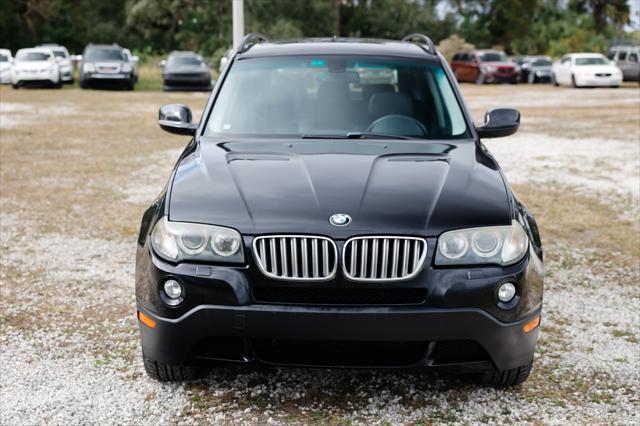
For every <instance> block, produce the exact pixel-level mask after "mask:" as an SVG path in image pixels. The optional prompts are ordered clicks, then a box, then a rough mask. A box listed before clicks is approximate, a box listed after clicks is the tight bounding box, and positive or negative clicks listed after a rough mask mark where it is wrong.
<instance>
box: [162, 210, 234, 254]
mask: <svg viewBox="0 0 640 426" xmlns="http://www.w3.org/2000/svg"><path fill="white" fill-rule="evenodd" d="M151 247H153V250H154V251H155V252H156V253H157V254H158V255H159V256H160V257H162V258H164V259H165V260H168V261H171V262H180V261H182V260H201V261H210V262H225V263H243V262H244V251H243V250H242V237H241V236H240V233H238V231H236V230H234V229H231V228H224V227H222V226H214V225H203V224H201V223H189V222H171V221H169V220H168V219H167V217H166V216H164V217H162V219H160V220H159V221H158V222H157V223H156V225H155V227H154V228H153V231H152V232H151Z"/></svg>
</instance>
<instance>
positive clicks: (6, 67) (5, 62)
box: [0, 49, 13, 84]
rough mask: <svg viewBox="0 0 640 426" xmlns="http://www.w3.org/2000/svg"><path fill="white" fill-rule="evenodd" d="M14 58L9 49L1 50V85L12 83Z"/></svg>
mask: <svg viewBox="0 0 640 426" xmlns="http://www.w3.org/2000/svg"><path fill="white" fill-rule="evenodd" d="M12 66H13V56H11V51H10V50H9V49H0V84H9V83H11V67H12Z"/></svg>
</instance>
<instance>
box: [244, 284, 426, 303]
mask: <svg viewBox="0 0 640 426" xmlns="http://www.w3.org/2000/svg"><path fill="white" fill-rule="evenodd" d="M252 291H253V298H254V299H255V300H256V301H257V302H259V303H276V304H286V305H368V306H388V305H419V304H421V303H423V302H424V300H425V298H426V296H427V291H426V290H425V289H423V288H331V287H309V288H304V287H258V286H256V287H254V288H253V289H252Z"/></svg>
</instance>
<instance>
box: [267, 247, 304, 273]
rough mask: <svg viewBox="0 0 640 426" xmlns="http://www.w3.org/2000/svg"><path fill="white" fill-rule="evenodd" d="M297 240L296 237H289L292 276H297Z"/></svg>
mask: <svg viewBox="0 0 640 426" xmlns="http://www.w3.org/2000/svg"><path fill="white" fill-rule="evenodd" d="M262 241H264V240H262ZM297 241H298V239H297V238H291V270H292V271H293V277H294V278H298V242H297Z"/></svg>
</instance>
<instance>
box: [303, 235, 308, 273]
mask: <svg viewBox="0 0 640 426" xmlns="http://www.w3.org/2000/svg"><path fill="white" fill-rule="evenodd" d="M308 277H309V256H307V239H306V238H303V239H302V278H308Z"/></svg>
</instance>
